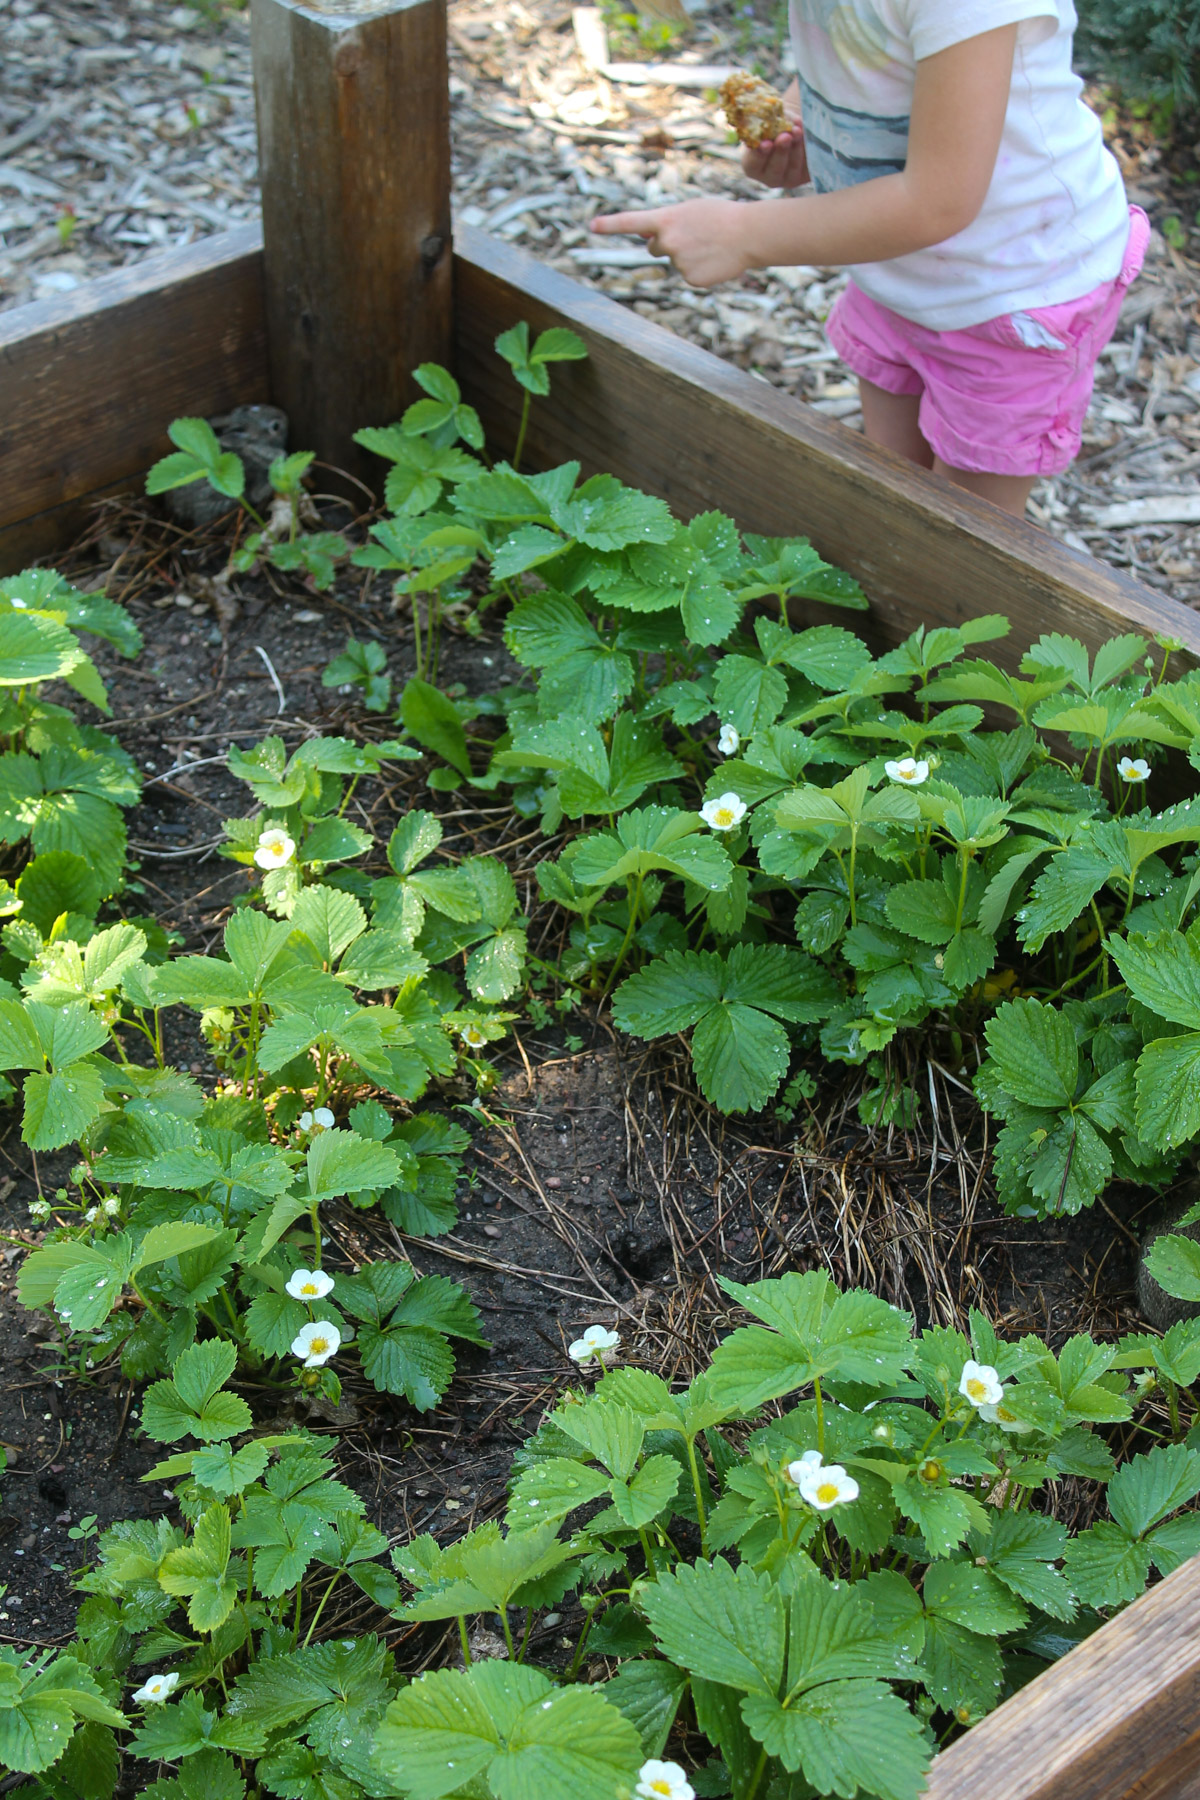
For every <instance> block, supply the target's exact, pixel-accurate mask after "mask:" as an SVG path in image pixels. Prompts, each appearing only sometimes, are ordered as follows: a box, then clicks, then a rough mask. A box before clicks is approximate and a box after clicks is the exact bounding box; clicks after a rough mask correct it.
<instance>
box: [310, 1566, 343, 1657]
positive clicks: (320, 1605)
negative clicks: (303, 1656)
mask: <svg viewBox="0 0 1200 1800" xmlns="http://www.w3.org/2000/svg"><path fill="white" fill-rule="evenodd" d="M341 1578H342V1571H341V1570H340V1569H339V1570H338V1571H337V1573H336V1575H335V1576H334V1578H333V1580H332V1581H331V1582H330V1584H329V1586H328V1587H327V1588H326V1589H325V1592H324V1593H323V1594H322V1595H321V1598H320V1600H319V1601H318V1602H317V1610H316V1612H315V1613H314V1614H313V1616H312V1624H311V1625H310V1626H309V1628H308V1630H307V1631H306V1632H305V1634H304V1648H305V1649H306V1650H307V1648H308V1646H309V1645H310V1644H311V1643H312V1634H313V1632H314V1631H315V1630H316V1629H317V1620H318V1619H319V1618H320V1616H321V1614H322V1613H323V1612H324V1611H325V1602H326V1601H327V1600H328V1598H329V1596H330V1594H332V1592H333V1590H334V1588H335V1587H336V1586H337V1584H338V1582H339V1581H340V1580H341Z"/></svg>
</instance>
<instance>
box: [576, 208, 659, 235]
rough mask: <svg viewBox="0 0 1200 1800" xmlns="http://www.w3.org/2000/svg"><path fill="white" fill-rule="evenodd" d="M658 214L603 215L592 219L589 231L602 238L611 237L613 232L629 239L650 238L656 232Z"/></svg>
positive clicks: (624, 213)
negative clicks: (624, 235)
mask: <svg viewBox="0 0 1200 1800" xmlns="http://www.w3.org/2000/svg"><path fill="white" fill-rule="evenodd" d="M658 226H659V214H658V213H657V212H623V213H605V214H602V215H601V216H600V217H599V218H597V219H593V220H592V223H591V229H592V230H593V231H598V232H599V233H600V234H601V235H602V236H606V237H607V236H611V235H612V234H613V233H614V232H622V233H625V234H626V235H628V236H630V237H641V238H651V237H653V236H654V234H655V232H656V231H657V230H658Z"/></svg>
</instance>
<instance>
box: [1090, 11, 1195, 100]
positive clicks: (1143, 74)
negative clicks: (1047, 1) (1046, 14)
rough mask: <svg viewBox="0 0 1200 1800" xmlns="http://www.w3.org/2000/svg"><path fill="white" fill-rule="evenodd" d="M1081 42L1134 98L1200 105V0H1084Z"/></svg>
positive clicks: (1110, 77) (1108, 73)
mask: <svg viewBox="0 0 1200 1800" xmlns="http://www.w3.org/2000/svg"><path fill="white" fill-rule="evenodd" d="M1076 41H1077V44H1078V48H1079V50H1080V52H1081V53H1082V56H1083V58H1084V59H1085V60H1088V59H1090V60H1091V61H1092V62H1093V63H1094V64H1095V65H1096V67H1097V68H1098V70H1099V72H1100V73H1101V74H1103V75H1105V76H1106V77H1108V78H1109V79H1110V80H1112V81H1114V82H1115V83H1116V84H1117V86H1118V87H1119V88H1120V90H1121V92H1122V93H1123V94H1125V95H1126V96H1127V97H1128V98H1129V99H1131V100H1141V101H1147V102H1149V103H1150V104H1151V105H1153V106H1155V107H1161V108H1165V109H1166V111H1167V113H1168V115H1170V114H1171V113H1185V112H1194V111H1195V110H1196V108H1197V107H1198V106H1200V0H1079V35H1078V38H1077V40H1076Z"/></svg>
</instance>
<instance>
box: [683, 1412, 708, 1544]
mask: <svg viewBox="0 0 1200 1800" xmlns="http://www.w3.org/2000/svg"><path fill="white" fill-rule="evenodd" d="M683 1441H684V1443H685V1444H686V1445H687V1454H688V1467H689V1468H690V1469H691V1471H692V1492H693V1493H694V1494H695V1496H696V1517H697V1519H698V1520H699V1521H700V1554H701V1556H703V1557H705V1558H707V1556H708V1520H707V1518H706V1516H705V1512H704V1487H703V1484H702V1482H701V1480H700V1465H699V1463H698V1462H697V1461H696V1440H695V1438H694V1437H685V1438H684V1440H683Z"/></svg>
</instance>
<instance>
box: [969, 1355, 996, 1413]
mask: <svg viewBox="0 0 1200 1800" xmlns="http://www.w3.org/2000/svg"><path fill="white" fill-rule="evenodd" d="M958 1391H959V1393H960V1394H963V1395H965V1397H966V1398H967V1399H968V1400H969V1401H970V1402H971V1405H972V1406H999V1404H1000V1402H1001V1401H1002V1400H1003V1398H1004V1388H1003V1386H1002V1384H1001V1381H1000V1377H999V1376H998V1375H997V1373H996V1371H995V1369H993V1368H992V1366H991V1364H990V1363H978V1362H970V1361H967V1362H965V1363H964V1364H963V1372H962V1374H961V1376H960V1377H959V1382H958Z"/></svg>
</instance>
